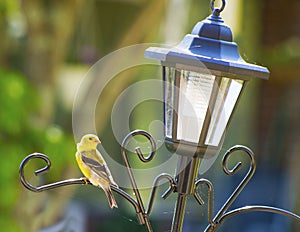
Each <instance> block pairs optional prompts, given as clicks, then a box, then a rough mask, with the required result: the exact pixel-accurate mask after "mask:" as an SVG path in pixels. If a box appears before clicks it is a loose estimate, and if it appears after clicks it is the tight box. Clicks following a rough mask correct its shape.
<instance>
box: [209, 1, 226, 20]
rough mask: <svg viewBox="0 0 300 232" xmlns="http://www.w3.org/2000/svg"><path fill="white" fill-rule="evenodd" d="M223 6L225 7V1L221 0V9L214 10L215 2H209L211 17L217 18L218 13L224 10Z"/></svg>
mask: <svg viewBox="0 0 300 232" xmlns="http://www.w3.org/2000/svg"><path fill="white" fill-rule="evenodd" d="M225 5H226V1H225V0H222V5H221V7H220V8H215V0H211V1H210V7H211V10H212V14H213V16H219V15H220V13H221V12H222V11H223V10H224V8H225Z"/></svg>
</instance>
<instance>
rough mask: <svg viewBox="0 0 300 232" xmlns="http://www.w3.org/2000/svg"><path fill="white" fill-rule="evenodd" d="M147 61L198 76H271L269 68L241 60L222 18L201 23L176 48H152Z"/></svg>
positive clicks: (213, 17) (146, 55)
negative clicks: (186, 70) (208, 73)
mask: <svg viewBox="0 0 300 232" xmlns="http://www.w3.org/2000/svg"><path fill="white" fill-rule="evenodd" d="M145 57H146V58H151V59H155V60H160V61H161V62H162V65H163V66H171V67H175V68H179V69H188V70H191V71H198V72H200V71H201V70H204V69H206V70H207V69H208V70H209V72H210V73H212V74H215V75H226V76H229V77H231V78H245V79H250V78H260V79H268V78H269V74H270V73H269V70H268V69H267V68H265V67H262V66H259V65H255V64H250V63H247V62H246V61H245V60H244V59H243V58H242V57H241V56H240V54H239V52H238V47H237V44H236V43H234V42H233V41H232V32H231V29H230V28H229V27H228V26H227V25H225V24H224V21H223V20H222V18H221V17H220V16H219V15H218V14H212V15H211V16H209V17H208V18H206V19H205V20H203V21H201V22H198V23H197V24H196V25H195V27H194V29H193V30H192V32H191V34H187V35H186V36H185V37H184V38H183V40H182V41H181V42H180V43H179V44H178V45H176V46H175V47H171V48H159V47H150V48H148V49H147V50H146V51H145ZM206 72H207V71H206Z"/></svg>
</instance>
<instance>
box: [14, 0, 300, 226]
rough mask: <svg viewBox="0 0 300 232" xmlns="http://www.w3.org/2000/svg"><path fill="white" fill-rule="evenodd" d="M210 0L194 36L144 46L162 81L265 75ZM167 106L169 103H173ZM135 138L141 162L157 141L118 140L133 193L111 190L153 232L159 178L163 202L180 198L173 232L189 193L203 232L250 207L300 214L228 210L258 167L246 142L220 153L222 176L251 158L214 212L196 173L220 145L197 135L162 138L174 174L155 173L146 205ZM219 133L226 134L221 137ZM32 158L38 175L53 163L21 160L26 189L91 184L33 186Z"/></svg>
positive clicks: (209, 195)
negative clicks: (145, 147) (244, 54)
mask: <svg viewBox="0 0 300 232" xmlns="http://www.w3.org/2000/svg"><path fill="white" fill-rule="evenodd" d="M214 2H215V1H213V0H211V8H212V12H213V13H212V15H211V16H210V17H208V18H207V19H206V20H204V21H201V22H199V23H198V24H197V25H196V26H195V27H194V29H193V31H192V34H189V35H186V36H185V38H184V39H183V41H182V42H181V43H180V44H179V45H178V46H176V47H173V48H168V49H164V48H149V49H147V50H146V52H145V55H146V57H149V58H153V59H157V60H160V61H161V62H162V66H163V76H164V78H165V82H167V80H166V72H167V69H169V68H170V69H174V70H175V74H176V75H179V73H180V72H181V71H182V70H187V71H190V72H197V73H206V74H207V70H209V73H208V74H209V75H214V76H215V77H216V79H219V80H220V81H221V79H222V78H224V77H226V78H229V79H233V80H242V81H243V82H247V81H248V80H250V79H252V78H260V79H267V78H268V76H269V71H268V70H267V68H264V67H261V66H257V65H253V64H249V63H247V62H245V61H244V60H243V59H242V58H241V57H240V55H239V53H238V50H237V45H236V44H235V43H234V42H232V33H231V30H230V28H229V27H227V26H226V25H225V24H224V23H223V20H222V19H221V17H220V12H222V10H223V9H224V7H225V0H222V6H221V7H220V8H215V7H214ZM178 79H179V78H178V77H177V81H178ZM175 87H176V86H175ZM177 89H180V86H177ZM241 92H242V89H241ZM239 95H240V94H239ZM236 100H238V99H236ZM169 104H170V105H172V103H169ZM166 107H168V106H166V105H165V110H166ZM172 107H174V106H172ZM175 108H176V107H175ZM172 110H173V109H172ZM231 113H233V112H231ZM231 115H232V114H231ZM231 115H230V116H231ZM208 119H209V117H208ZM208 119H207V120H208ZM228 120H230V119H228ZM209 121H210V120H208V121H207V124H206V126H205V133H207V132H208V130H209V123H210V122H209ZM228 124H229V121H228V122H226V127H227V126H228ZM174 128H175V129H176V128H177V125H175V123H174V124H173V125H172V129H174ZM135 136H142V137H145V138H146V139H147V140H148V142H149V144H150V148H151V151H150V153H149V154H148V155H144V154H143V153H142V152H141V149H140V148H139V147H136V149H135V153H136V156H137V157H138V158H139V160H140V161H141V162H143V163H148V162H150V161H151V160H153V158H154V157H155V154H156V143H155V140H154V139H153V137H152V136H151V135H150V134H149V133H148V132H146V131H143V130H135V131H133V132H131V133H129V134H128V135H127V136H126V137H125V138H124V140H123V142H122V145H121V155H122V158H123V161H124V164H125V166H126V168H127V173H128V176H129V179H130V182H131V185H132V189H133V191H134V194H133V195H131V194H129V193H128V192H126V191H125V190H123V189H121V188H119V187H116V186H111V188H112V190H113V191H114V192H115V193H117V194H119V195H120V196H121V197H123V198H124V199H125V200H127V201H128V202H129V203H130V204H131V205H132V206H133V208H134V210H135V213H136V215H137V220H138V222H139V223H140V224H141V225H145V230H146V231H148V232H151V231H153V229H152V226H151V221H150V216H151V212H152V209H153V207H154V202H155V198H156V195H157V190H158V187H159V185H160V183H161V182H162V180H164V181H167V182H168V183H169V187H168V189H167V190H166V191H165V193H164V194H163V195H162V196H161V197H162V198H163V199H165V200H167V198H168V197H169V196H170V195H171V194H173V193H176V194H177V196H178V198H177V201H176V206H175V210H174V215H173V220H172V228H171V231H172V232H180V231H182V228H183V222H184V216H185V205H186V201H187V196H189V195H191V196H194V197H195V199H196V201H197V202H198V203H199V207H203V205H205V206H206V207H207V215H208V217H207V227H206V229H205V231H207V232H208V231H218V229H219V228H220V227H221V226H222V224H223V223H224V221H226V220H227V219H228V218H231V217H233V216H236V215H239V214H242V213H248V212H253V211H259V212H268V213H276V214H280V215H283V216H286V217H289V218H291V219H294V220H296V221H298V222H300V216H299V215H296V214H294V213H291V212H289V211H287V210H284V209H280V208H276V207H272V206H264V205H249V206H244V207H240V208H236V209H232V208H231V205H232V203H233V202H234V201H235V199H236V198H237V197H238V195H239V194H240V193H241V191H242V190H243V189H244V187H245V186H246V185H247V183H248V182H249V181H250V179H251V178H252V176H253V175H254V173H255V170H256V162H255V158H254V154H253V152H252V151H251V150H250V149H249V148H247V147H245V146H234V147H232V148H230V149H229V150H227V151H226V152H225V154H224V156H223V160H222V169H223V171H224V173H225V174H226V175H228V176H233V175H235V174H236V173H238V172H239V170H240V168H241V166H242V165H243V164H242V162H237V163H236V165H235V166H233V168H229V167H228V160H229V159H230V157H231V156H232V155H233V154H235V153H239V154H243V155H245V156H246V157H247V158H248V159H249V160H250V162H248V165H249V169H248V171H247V172H246V173H245V175H244V178H242V180H241V181H240V183H239V184H238V185H237V187H236V188H235V189H234V190H233V192H232V194H231V195H230V196H229V197H228V199H227V200H226V201H225V203H224V204H223V206H222V207H221V208H220V209H219V210H218V211H217V213H214V210H215V207H214V198H213V197H214V187H213V184H212V183H211V182H210V181H209V180H208V179H204V178H199V177H198V167H199V163H200V161H201V159H202V158H204V155H203V154H204V153H206V154H207V153H208V154H211V155H216V151H217V150H218V148H219V147H220V145H221V144H220V143H218V144H217V145H216V146H211V147H208V146H203V142H202V143H201V140H200V139H199V142H200V145H199V144H198V143H196V144H195V143H193V142H192V143H189V142H188V141H180V140H178V139H177V140H176V139H175V137H176V135H174V136H173V137H172V136H171V137H169V138H168V136H166V145H167V147H168V148H169V149H170V150H171V151H176V153H177V154H178V157H179V158H178V167H177V173H176V175H175V176H174V175H171V174H168V173H161V174H159V175H158V176H157V177H156V178H155V179H154V180H153V185H152V190H151V193H150V197H149V199H148V203H147V204H145V203H144V201H143V199H142V197H141V194H140V190H139V187H138V183H137V182H136V180H135V177H134V174H133V172H132V170H131V165H130V162H129V159H128V154H129V152H128V150H127V147H128V144H129V143H130V141H131V140H132V139H133V138H134V137H135ZM223 136H224V133H223V134H222V135H221V137H223ZM200 137H201V136H200ZM178 144H179V145H180V146H181V145H183V146H181V147H180V146H178ZM34 159H39V160H42V161H43V162H45V163H46V166H45V167H43V168H41V169H38V170H37V171H35V175H42V174H44V173H46V172H48V171H49V169H50V167H51V161H50V159H49V157H47V156H46V155H44V154H41V153H33V154H30V155H29V156H27V157H26V158H25V159H24V160H23V161H22V162H21V165H20V169H19V172H20V181H21V183H22V184H23V185H24V186H25V187H26V188H27V189H28V190H30V191H33V192H43V191H46V190H50V189H54V188H58V187H62V186H67V185H74V184H81V185H86V184H90V183H89V182H88V181H87V180H86V179H85V178H76V179H68V180H63V181H58V182H55V183H49V184H45V185H41V186H34V185H32V184H30V182H29V181H28V180H27V178H26V176H27V175H28V174H27V175H26V176H25V168H26V166H27V164H28V163H29V162H30V161H31V160H34ZM241 160H244V159H241ZM201 185H205V186H207V189H208V191H207V199H208V202H204V201H203V199H202V198H201V197H200V194H199V190H198V188H199V187H200V186H201ZM203 220H205V219H203Z"/></svg>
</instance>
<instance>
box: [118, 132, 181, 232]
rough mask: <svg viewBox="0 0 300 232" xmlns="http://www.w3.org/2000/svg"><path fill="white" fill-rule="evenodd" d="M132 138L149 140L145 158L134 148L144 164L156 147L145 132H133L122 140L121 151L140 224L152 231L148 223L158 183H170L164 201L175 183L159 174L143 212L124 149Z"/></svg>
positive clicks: (142, 204)
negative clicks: (137, 208)
mask: <svg viewBox="0 0 300 232" xmlns="http://www.w3.org/2000/svg"><path fill="white" fill-rule="evenodd" d="M134 136H144V137H146V138H147V139H148V140H149V142H150V144H151V152H150V154H149V155H148V156H147V157H145V156H144V155H143V154H142V152H141V149H140V148H139V147H137V148H135V151H136V154H137V155H138V157H139V159H140V160H141V161H142V162H144V163H147V162H149V161H151V160H152V159H153V157H154V155H155V151H156V145H155V141H154V139H153V137H152V136H151V135H150V134H149V133H147V132H146V131H143V130H135V131H133V132H131V133H129V134H128V135H127V136H126V137H125V138H124V140H123V142H122V150H121V151H122V157H123V160H124V162H125V165H126V168H127V172H128V174H129V178H130V182H131V185H132V187H133V191H134V195H135V197H136V200H137V203H138V205H139V208H140V210H141V213H140V214H138V218H139V221H140V223H141V224H145V225H146V228H147V230H148V231H152V228H151V225H150V222H149V215H150V213H151V210H152V207H153V202H154V198H155V195H156V191H157V186H158V183H159V181H160V180H161V179H163V178H166V179H168V180H169V182H170V187H169V189H168V190H167V191H166V192H165V193H164V194H163V196H162V197H163V198H164V199H166V198H167V197H168V196H169V195H170V193H171V192H172V191H174V190H175V189H176V183H175V180H174V179H173V177H172V176H170V175H169V174H160V175H159V176H157V177H156V179H155V180H154V183H153V187H152V192H151V195H150V200H149V204H148V209H147V211H146V210H145V206H144V203H143V200H142V198H141V195H140V191H139V189H138V186H137V184H136V181H135V178H134V175H133V173H132V170H131V167H130V164H129V161H128V157H127V150H126V147H127V145H128V143H129V141H130V139H132V138H133V137H134Z"/></svg>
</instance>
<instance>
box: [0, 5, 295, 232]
mask: <svg viewBox="0 0 300 232" xmlns="http://www.w3.org/2000/svg"><path fill="white" fill-rule="evenodd" d="M209 2H210V1H209V0H150V1H149V0H89V1H83V0H59V1H58V0H52V1H47V0H19V1H18V0H0V35H1V42H0V83H1V84H0V86H1V88H2V90H1V91H0V105H1V110H0V153H1V161H0V177H1V179H0V190H1V193H0V196H1V197H0V214H1V216H0V228H1V231H6V232H15V231H21V232H23V231H24V232H27V231H30V232H31V231H41V232H43V231H44V232H46V231H49V232H51V231H76V232H80V231H82V232H83V231H91V232H93V231H107V230H109V231H143V229H144V228H143V226H139V225H138V223H137V220H136V216H135V213H134V210H133V209H132V208H131V205H129V204H128V203H127V202H125V201H124V200H123V199H122V198H120V197H119V196H117V194H115V196H116V199H117V201H118V203H119V209H117V210H110V209H109V208H108V205H107V202H106V199H105V197H104V194H103V192H102V191H100V190H98V189H96V188H94V187H93V186H69V187H64V188H59V189H56V190H51V191H47V192H42V193H33V192H30V191H28V190H26V189H25V188H24V187H23V186H22V185H21V184H20V182H19V173H18V169H19V165H20V163H21V161H22V160H23V159H24V158H25V156H26V155H28V154H30V153H33V152H41V153H44V154H47V155H48V156H49V157H50V159H51V161H52V165H53V166H52V170H51V171H50V173H49V174H47V175H45V177H43V179H44V180H43V181H44V183H49V182H54V181H58V180H62V179H66V178H77V177H80V176H81V174H80V172H79V170H78V168H77V165H76V163H75V159H74V154H75V150H76V147H75V144H76V142H78V141H75V139H74V137H73V133H72V106H73V102H74V99H75V96H76V91H77V90H78V88H79V86H80V82H81V81H82V80H83V78H84V76H85V74H86V73H87V71H88V70H89V68H90V67H91V66H92V65H93V64H94V63H95V62H97V61H98V60H99V59H101V58H102V57H105V56H106V55H108V54H110V53H111V52H113V51H115V50H117V49H120V48H122V47H125V46H129V45H134V44H139V43H162V44H170V45H174V44H176V43H177V42H179V41H180V40H181V39H182V38H183V36H184V35H185V34H187V33H189V32H190V31H191V29H192V28H193V26H194V25H195V24H196V23H197V22H198V21H200V20H202V19H204V18H205V17H207V16H208V15H209V14H210V5H209V4H210V3H209ZM216 2H218V1H216ZM222 17H223V18H224V20H225V23H226V24H228V25H229V26H230V27H231V29H232V30H233V33H234V40H235V41H236V42H237V43H238V45H239V50H240V53H241V55H242V56H243V57H244V59H245V60H247V61H248V62H252V63H256V64H260V65H263V66H267V67H268V68H269V69H270V71H271V76H270V79H269V80H268V81H260V80H254V81H252V82H250V83H249V84H248V86H247V87H248V88H246V91H245V93H244V95H243V96H242V100H241V101H240V104H239V105H238V109H237V112H236V114H235V115H234V118H233V121H232V124H231V126H230V129H229V131H228V134H227V137H226V140H225V142H224V146H223V148H222V151H221V153H224V152H225V151H226V150H227V149H228V148H230V147H231V146H233V145H235V144H243V145H246V146H249V147H250V148H251V149H252V150H253V151H254V153H255V154H256V160H257V163H258V168H257V172H256V174H255V176H254V177H253V179H252V180H251V182H250V183H249V185H248V186H247V187H246V188H245V190H244V192H243V193H242V194H241V195H240V196H239V198H238V199H237V200H236V202H235V204H234V206H233V207H238V206H244V205H247V204H265V205H272V206H276V207H282V208H284V209H287V210H290V211H293V212H295V213H297V214H300V197H299V196H300V169H299V164H300V143H299V141H300V91H299V90H300V76H299V75H300V74H299V70H300V1H299V0H290V1H288V3H287V1H283V0H251V1H247V0H230V1H228V3H227V6H226V8H225V11H224V12H223V14H222ZM122 75H123V76H122V77H117V78H116V79H115V80H112V81H111V83H110V84H109V85H108V86H107V87H106V91H102V93H101V96H100V98H99V102H98V103H99V104H98V107H97V111H96V127H97V133H98V135H99V137H100V138H101V140H102V144H103V147H104V148H105V150H106V151H107V153H108V154H109V155H110V156H111V157H112V158H113V159H114V160H116V161H118V162H120V163H122V160H121V154H120V144H119V143H118V142H117V141H116V139H115V138H114V135H113V133H112V129H111V123H110V120H111V118H110V114H111V111H112V107H113V105H114V100H115V99H116V98H117V97H118V96H119V95H120V93H121V92H122V91H123V90H124V89H126V88H127V87H128V86H129V85H130V84H132V83H135V82H137V81H139V80H142V79H147V76H152V77H153V76H157V79H160V73H159V70H158V67H156V68H149V69H148V68H142V67H139V68H137V69H132V70H129V71H127V72H125V73H123V74H122ZM141 91H142V90H141ZM137 94H138V93H137ZM128 101H130V99H129V100H128ZM147 104H148V105H146V106H140V107H141V108H137V109H136V110H135V112H134V113H132V117H130V120H131V122H130V129H132V130H134V129H144V130H148V129H149V128H148V126H149V125H148V124H149V122H151V121H152V120H157V119H160V120H161V118H162V106H161V105H160V104H153V105H151V104H150V105H149V103H147ZM165 152H166V151H165V149H164V148H161V151H160V150H159V151H158V154H159V155H160V153H162V154H161V155H162V156H164V153H165ZM159 155H158V156H159ZM166 155H170V154H166ZM220 159H221V155H220V158H219V159H218V160H217V161H216V162H215V164H214V166H213V167H212V168H211V169H210V170H209V171H208V172H206V173H205V174H204V175H203V177H205V178H208V179H210V180H211V181H212V182H213V183H214V185H215V194H216V195H215V211H217V210H218V209H219V208H220V207H221V205H222V204H223V203H224V202H225V200H226V199H227V197H228V196H229V194H230V193H231V192H232V189H233V188H234V187H235V186H236V185H237V184H238V182H239V180H240V179H241V176H238V175H237V176H234V177H227V176H226V175H225V174H224V173H223V171H222V169H221V160H220ZM155 162H160V158H157V159H156V161H155ZM42 165H44V164H42V163H39V162H36V163H34V162H32V163H31V164H30V165H28V168H27V169H26V170H27V172H28V179H30V180H31V181H32V182H33V183H37V182H38V180H37V178H35V177H34V176H33V175H32V173H33V171H34V170H36V169H37V168H39V167H41V166H42ZM174 171H175V167H174ZM27 172H26V173H27ZM170 174H173V173H170ZM241 175H242V176H243V174H241ZM163 190H164V189H163V188H162V189H161V190H160V191H161V192H163ZM129 192H130V190H129ZM147 194H148V191H145V193H143V196H145V197H146V198H145V199H146V202H147V196H148V195H147ZM205 195H206V192H205V190H203V192H202V190H201V196H203V197H204V199H205ZM174 200H175V194H174V196H172V197H170V198H168V199H167V200H166V201H163V200H161V199H159V198H157V200H156V202H155V205H154V207H155V209H154V211H153V215H152V216H151V221H152V223H153V228H154V231H169V229H170V225H171V220H172V213H173V208H174ZM185 219H186V220H185V224H184V231H196V230H197V231H199V230H201V228H202V229H203V228H205V226H206V224H207V221H206V207H205V206H203V207H200V206H199V205H197V203H196V202H195V201H194V199H192V198H190V201H189V204H188V206H187V213H186V218H185ZM221 231H256V232H257V231H300V225H299V222H298V223H297V222H295V221H291V220H289V219H286V218H284V217H281V216H276V215H274V214H264V213H250V214H247V215H241V216H238V217H234V218H232V219H230V220H228V221H227V222H225V223H224V226H223V227H222V228H221Z"/></svg>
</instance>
